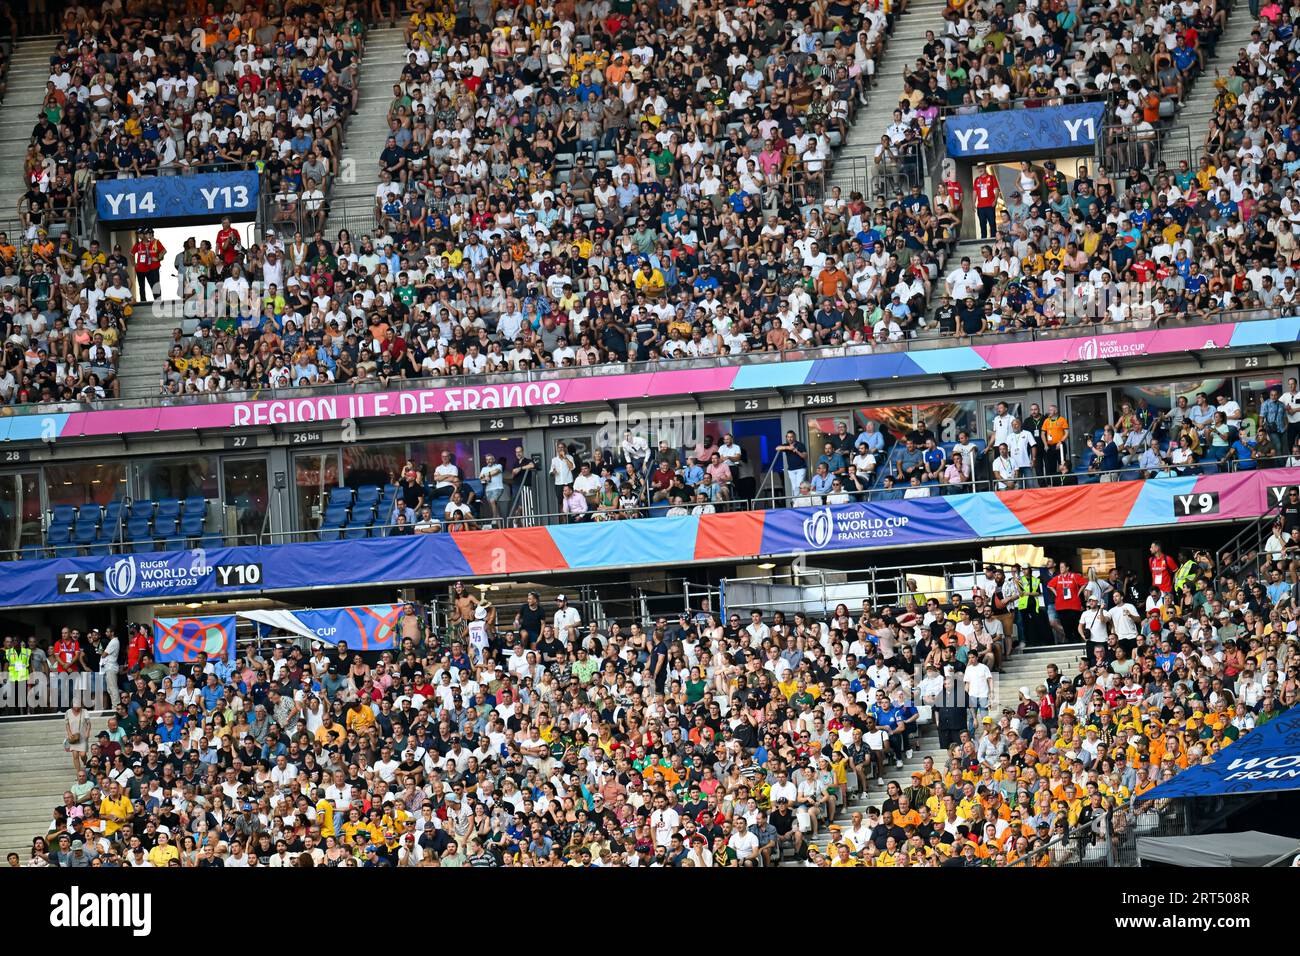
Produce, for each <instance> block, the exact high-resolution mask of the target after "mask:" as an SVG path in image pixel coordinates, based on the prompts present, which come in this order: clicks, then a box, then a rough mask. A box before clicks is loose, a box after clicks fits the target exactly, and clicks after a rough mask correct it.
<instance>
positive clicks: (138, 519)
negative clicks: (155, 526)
mask: <svg viewBox="0 0 1300 956" xmlns="http://www.w3.org/2000/svg"><path fill="white" fill-rule="evenodd" d="M125 540H126V541H127V542H128V543H129V544H130V546H131V550H132V551H136V552H139V551H152V550H154V543H153V530H152V528H151V527H150V520H149V516H148V515H147V514H143V513H141V514H135V513H133V514H132V515H131V517H129V518H127V519H126V536H125Z"/></svg>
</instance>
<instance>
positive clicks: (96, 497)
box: [45, 461, 126, 508]
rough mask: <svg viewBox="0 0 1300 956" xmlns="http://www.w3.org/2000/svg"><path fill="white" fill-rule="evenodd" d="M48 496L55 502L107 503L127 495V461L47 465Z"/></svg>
mask: <svg viewBox="0 0 1300 956" xmlns="http://www.w3.org/2000/svg"><path fill="white" fill-rule="evenodd" d="M45 496H46V504H47V505H48V506H49V507H51V508H52V507H54V506H55V505H74V506H75V505H87V504H97V505H106V504H108V503H109V502H110V501H112V500H113V499H114V498H125V497H126V463H125V462H121V461H108V462H75V463H71V464H66V465H46V466H45Z"/></svg>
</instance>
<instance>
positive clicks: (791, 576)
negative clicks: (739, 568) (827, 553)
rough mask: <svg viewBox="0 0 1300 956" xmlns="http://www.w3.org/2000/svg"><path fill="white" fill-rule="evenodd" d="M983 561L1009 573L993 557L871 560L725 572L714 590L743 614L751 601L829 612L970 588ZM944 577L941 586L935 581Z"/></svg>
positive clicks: (728, 610) (766, 605)
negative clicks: (841, 567)
mask: <svg viewBox="0 0 1300 956" xmlns="http://www.w3.org/2000/svg"><path fill="white" fill-rule="evenodd" d="M987 567H993V568H999V569H1001V570H1003V571H1005V572H1007V573H1010V571H1011V568H1010V567H1003V566H1001V565H998V564H996V563H994V562H990V561H982V560H977V559H974V558H972V559H969V560H966V561H943V562H932V563H929V564H905V565H891V566H887V567H876V566H874V565H872V566H867V567H863V568H854V569H850V570H847V571H829V570H827V569H825V568H815V567H802V568H799V569H792V570H790V571H786V572H782V573H779V574H768V575H759V576H757V577H743V578H724V579H723V580H722V582H721V584H720V586H719V589H718V593H719V595H720V598H721V599H722V600H723V601H724V602H725V605H726V606H725V607H724V608H722V609H721V610H722V611H723V612H725V613H728V614H730V613H735V612H737V611H740V613H742V615H743V614H747V613H748V610H747V609H748V608H750V607H762V608H765V609H768V610H771V611H784V612H785V613H786V614H787V615H789V614H793V613H795V612H796V611H799V612H804V613H809V614H813V615H817V616H821V615H826V614H833V612H834V609H835V607H836V606H837V605H840V604H844V605H845V606H846V607H848V609H849V613H850V614H856V613H857V612H858V610H859V609H860V608H861V606H862V603H863V602H867V603H868V604H870V606H872V607H886V606H893V607H903V606H906V603H907V599H908V598H910V597H912V596H913V595H916V594H920V595H921V596H922V597H923V598H925V597H938V596H940V593H942V595H943V596H944V597H945V598H946V597H947V595H949V594H952V593H953V592H962V593H965V592H968V591H969V589H970V588H971V587H972V586H973V585H974V583H975V582H976V581H977V580H978V579H979V577H980V575H981V574H982V573H983V570H984V569H985V568H987ZM909 579H920V581H923V582H924V583H920V582H918V586H917V587H916V588H910V587H908V583H907V582H908V580H909ZM937 580H942V582H943V586H942V589H939V588H936V587H934V583H935V581H937Z"/></svg>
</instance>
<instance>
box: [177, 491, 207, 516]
mask: <svg viewBox="0 0 1300 956" xmlns="http://www.w3.org/2000/svg"><path fill="white" fill-rule="evenodd" d="M181 513H182V514H202V515H206V514H207V513H208V499H207V498H204V497H203V496H202V495H190V496H189V497H187V498H186V499H185V501H184V503H183V505H182V508H181Z"/></svg>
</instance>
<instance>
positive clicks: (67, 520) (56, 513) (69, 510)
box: [50, 505, 77, 527]
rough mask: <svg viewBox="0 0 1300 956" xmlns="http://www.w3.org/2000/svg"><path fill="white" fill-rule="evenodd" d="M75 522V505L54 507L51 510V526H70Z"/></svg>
mask: <svg viewBox="0 0 1300 956" xmlns="http://www.w3.org/2000/svg"><path fill="white" fill-rule="evenodd" d="M76 520H77V508H76V505H55V506H54V508H53V509H52V517H51V518H50V524H51V525H62V524H66V525H68V526H69V527H71V526H72V522H74V521H76Z"/></svg>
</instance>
